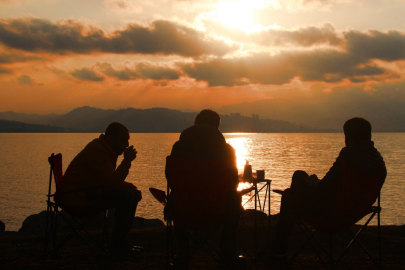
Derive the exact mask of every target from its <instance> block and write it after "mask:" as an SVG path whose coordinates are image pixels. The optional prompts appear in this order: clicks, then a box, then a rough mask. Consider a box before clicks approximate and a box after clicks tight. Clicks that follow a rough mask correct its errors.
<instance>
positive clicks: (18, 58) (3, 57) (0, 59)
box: [0, 52, 41, 64]
mask: <svg viewBox="0 0 405 270" xmlns="http://www.w3.org/2000/svg"><path fill="white" fill-rule="evenodd" d="M33 60H41V58H39V57H36V56H26V55H20V54H15V53H1V52H0V64H11V63H19V62H27V61H33Z"/></svg>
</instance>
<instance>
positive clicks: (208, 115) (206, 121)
mask: <svg viewBox="0 0 405 270" xmlns="http://www.w3.org/2000/svg"><path fill="white" fill-rule="evenodd" d="M219 123H221V118H220V117H219V114H218V113H217V112H215V111H213V110H208V109H206V110H202V111H201V112H200V113H199V114H198V115H197V116H196V117H195V121H194V124H195V125H208V126H211V127H215V128H219Z"/></svg>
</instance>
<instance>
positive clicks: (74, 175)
mask: <svg viewBox="0 0 405 270" xmlns="http://www.w3.org/2000/svg"><path fill="white" fill-rule="evenodd" d="M128 145H129V130H128V128H127V127H126V126H124V125H123V124H121V123H117V122H113V123H111V124H110V125H109V126H108V127H107V129H106V131H105V134H101V135H100V137H99V138H97V139H94V140H93V141H91V142H90V143H89V144H87V145H86V147H85V148H84V149H83V150H82V151H81V152H80V153H79V154H78V155H77V156H76V157H75V158H74V159H73V160H72V162H71V163H70V165H69V166H68V168H67V170H66V172H65V175H64V177H63V181H62V186H61V188H60V189H61V192H62V193H64V192H68V194H67V195H63V196H62V197H61V203H63V204H65V205H69V206H72V207H81V208H85V207H92V206H96V205H105V206H107V207H108V208H115V216H114V221H115V224H114V229H113V233H112V239H111V242H110V245H109V252H110V253H111V254H117V255H132V254H138V253H140V252H141V251H142V249H143V248H141V247H136V246H133V245H131V244H129V243H128V241H127V239H126V238H127V235H128V233H129V231H130V230H131V227H132V222H133V218H134V216H135V211H136V207H137V205H138V202H139V201H140V200H141V199H142V194H141V191H139V190H138V189H137V188H136V186H134V185H133V184H131V183H128V182H125V178H126V177H127V175H128V172H129V169H130V168H131V162H132V161H133V160H134V159H135V158H136V154H137V152H136V150H135V149H134V147H133V146H132V145H131V146H130V147H128ZM122 154H124V159H123V160H122V162H121V164H120V165H119V166H118V167H117V159H118V156H119V155H122ZM81 189H86V191H85V192H80V193H70V194H69V192H71V191H75V190H81Z"/></svg>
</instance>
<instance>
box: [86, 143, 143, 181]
mask: <svg viewBox="0 0 405 270" xmlns="http://www.w3.org/2000/svg"><path fill="white" fill-rule="evenodd" d="M109 158H110V157H109V156H108V153H107V152H106V151H102V150H99V151H93V153H92V157H91V158H90V166H91V171H92V172H93V174H94V177H95V179H96V180H97V181H98V182H100V183H101V184H104V187H105V188H106V189H115V188H118V187H120V186H121V185H122V183H123V182H124V180H125V178H126V177H127V175H128V173H129V169H130V168H131V162H132V161H133V160H134V159H135V158H136V151H135V149H133V148H130V147H129V148H127V149H126V150H125V151H124V159H123V160H122V162H121V164H120V165H119V166H118V167H117V169H115V170H114V167H113V166H112V164H111V163H110V161H109Z"/></svg>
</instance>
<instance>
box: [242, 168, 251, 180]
mask: <svg viewBox="0 0 405 270" xmlns="http://www.w3.org/2000/svg"><path fill="white" fill-rule="evenodd" d="M252 179H253V174H252V165H250V164H246V165H245V169H244V170H243V180H244V181H246V182H252Z"/></svg>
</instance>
